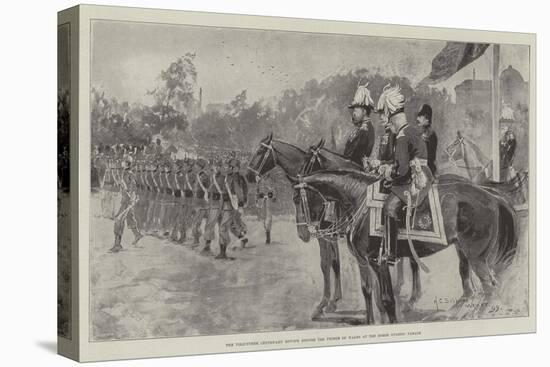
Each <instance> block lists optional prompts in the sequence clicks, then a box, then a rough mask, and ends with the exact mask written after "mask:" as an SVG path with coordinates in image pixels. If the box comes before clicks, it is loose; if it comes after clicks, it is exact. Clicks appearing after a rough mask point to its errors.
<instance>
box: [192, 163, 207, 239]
mask: <svg viewBox="0 0 550 367" xmlns="http://www.w3.org/2000/svg"><path fill="white" fill-rule="evenodd" d="M196 166H197V169H196V172H195V185H194V186H193V213H192V215H193V224H192V229H191V232H192V233H193V238H194V244H195V245H198V244H199V238H200V237H201V236H202V231H201V225H202V221H203V219H204V220H206V219H208V209H209V203H208V192H207V188H208V187H210V178H209V177H208V173H207V172H206V162H205V161H204V160H199V161H197V163H196Z"/></svg>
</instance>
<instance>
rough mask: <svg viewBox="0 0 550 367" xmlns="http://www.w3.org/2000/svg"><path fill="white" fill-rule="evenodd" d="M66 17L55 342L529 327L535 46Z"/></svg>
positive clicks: (155, 350)
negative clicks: (56, 335)
mask: <svg viewBox="0 0 550 367" xmlns="http://www.w3.org/2000/svg"><path fill="white" fill-rule="evenodd" d="M58 18H59V22H58V23H59V25H58V206H59V209H58V227H59V240H58V258H59V263H58V335H59V338H58V341H59V352H60V354H62V355H65V356H67V357H70V358H73V359H75V360H79V361H96V360H107V359H128V358H146V357H155V356H176V355H191V354H206V353H228V352H242V351H256V350H271V349H283V348H307V347H320V346H333V345H348V344H369V343H380V342H399V341H408V340H423V339H436V338H451V337H468V336H480V335H501V334H514V333H530V332H535V320H536V310H535V297H536V294H535V251H536V246H535V231H534V229H535V203H536V200H535V187H534V182H535V180H534V176H535V169H534V168H535V159H536V157H535V154H534V152H535V139H534V136H535V126H536V123H535V122H536V114H535V113H536V110H535V83H536V74H535V71H536V69H535V59H536V58H535V52H536V45H535V35H533V34H523V33H508V32H492V31H474V30H458V29H445V28H429V27H411V26H399V25H382V24H368V23H351V22H336V21H321V20H310V19H291V18H276V17H260V16H245V15H233V14H214V13H201V12H186V11H173V10H158V9H139V8H122V7H108V6H92V5H80V6H77V7H74V8H70V9H67V10H64V11H62V12H60V13H59V16H58Z"/></svg>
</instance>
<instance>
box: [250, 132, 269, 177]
mask: <svg viewBox="0 0 550 367" xmlns="http://www.w3.org/2000/svg"><path fill="white" fill-rule="evenodd" d="M260 145H261V146H263V147H265V148H267V149H266V150H265V152H264V155H263V157H262V160H261V161H260V165H259V166H258V168H256V169H254V168H252V167H250V165H248V166H247V167H246V168H247V169H248V170H250V171H252V173H254V174H255V175H256V176H257V177H259V178H263V174H262V173H261V172H262V169H263V168H264V166H265V164H266V162H267V159H268V158H269V156H272V157H273V163H274V164H275V165H277V155H276V152H275V149H273V141H272V140H271V141H270V142H269V144H266V143H264V142H262V143H261V144H260Z"/></svg>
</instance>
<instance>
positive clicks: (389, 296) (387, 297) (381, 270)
mask: <svg viewBox="0 0 550 367" xmlns="http://www.w3.org/2000/svg"><path fill="white" fill-rule="evenodd" d="M375 270H376V273H377V274H378V283H379V286H380V297H381V298H382V305H383V307H384V311H386V315H387V316H388V319H389V321H390V323H392V324H393V323H396V322H397V317H396V314H395V297H394V295H393V287H392V282H391V275H390V268H389V265H388V263H386V262H384V263H382V264H381V265H376V266H375Z"/></svg>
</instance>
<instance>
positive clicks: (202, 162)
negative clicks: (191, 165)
mask: <svg viewBox="0 0 550 367" xmlns="http://www.w3.org/2000/svg"><path fill="white" fill-rule="evenodd" d="M207 164H208V162H207V161H206V160H205V159H203V158H199V159H197V161H196V162H195V165H196V166H197V167H199V168H200V169H204V168H206V166H207Z"/></svg>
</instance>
